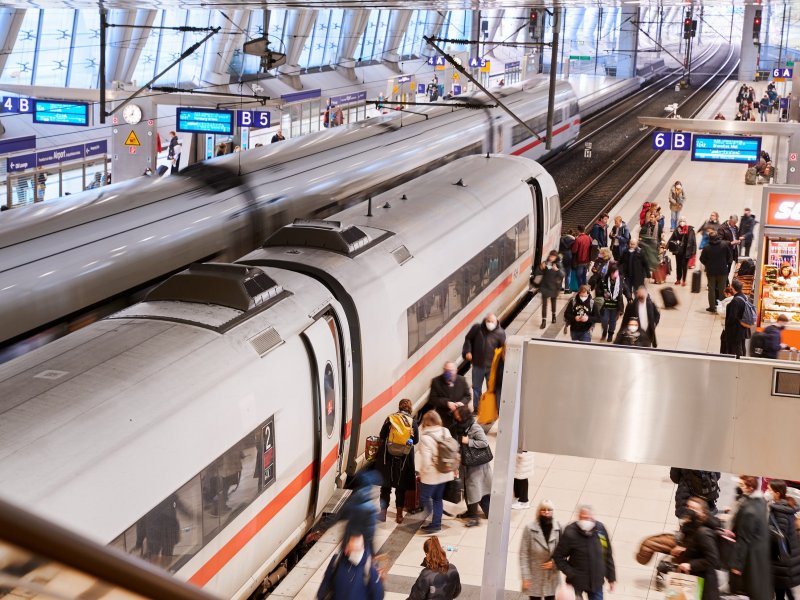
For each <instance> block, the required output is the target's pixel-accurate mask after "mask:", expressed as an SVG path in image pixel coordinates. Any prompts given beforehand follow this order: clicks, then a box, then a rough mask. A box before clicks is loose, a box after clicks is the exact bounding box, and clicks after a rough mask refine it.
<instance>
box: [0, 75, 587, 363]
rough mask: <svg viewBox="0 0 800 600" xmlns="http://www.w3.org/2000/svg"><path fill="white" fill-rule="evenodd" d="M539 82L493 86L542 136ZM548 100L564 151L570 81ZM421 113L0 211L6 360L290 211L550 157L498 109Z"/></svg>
mask: <svg viewBox="0 0 800 600" xmlns="http://www.w3.org/2000/svg"><path fill="white" fill-rule="evenodd" d="M547 90H548V83H547V80H546V79H545V78H537V79H534V80H530V81H528V82H525V83H522V84H519V85H516V86H509V87H507V88H505V89H503V90H500V91H499V92H498V94H499V95H500V96H502V97H503V102H504V103H506V104H507V105H508V106H509V107H510V108H511V109H512V110H513V111H514V112H515V113H516V114H517V115H519V116H520V117H521V118H522V119H524V120H525V121H526V122H528V123H529V124H530V125H531V126H532V127H533V128H534V130H536V131H539V132H543V131H544V129H545V116H546V109H547ZM468 99H471V100H474V101H476V102H479V103H484V102H486V98H485V97H484V96H483V95H482V94H474V95H469V96H464V97H460V98H459V100H468ZM555 106H556V111H555V126H554V148H556V149H558V148H560V147H562V146H563V145H565V144H567V143H568V142H569V141H571V140H573V139H575V138H576V137H577V135H578V131H579V125H580V115H579V113H578V102H577V98H576V96H575V94H574V92H573V90H572V88H571V86H570V85H569V84H568V83H566V82H561V81H560V82H559V83H558V87H557V90H556V105H555ZM415 113H418V114H409V113H408V112H403V113H399V112H394V113H392V114H389V115H385V116H381V117H375V118H372V119H368V120H366V121H364V122H362V123H357V124H354V125H350V126H346V127H337V128H334V129H331V130H327V131H324V132H320V133H317V134H311V135H308V136H305V137H302V138H297V139H294V140H288V141H286V142H281V143H280V144H273V145H270V146H267V147H264V148H254V149H252V150H248V151H247V152H245V153H237V154H235V155H229V156H227V157H221V158H217V159H212V160H210V161H207V162H204V163H201V164H199V165H196V166H193V167H191V168H189V169H187V170H185V171H184V172H183V173H182V174H181V175H180V176H172V177H165V178H162V179H150V178H137V179H135V180H131V181H126V182H121V183H119V184H115V185H112V186H110V187H107V188H102V189H100V190H90V191H86V192H83V193H80V194H76V195H74V196H70V197H68V198H63V199H60V200H58V201H57V202H53V203H43V204H40V205H34V206H31V207H25V208H20V209H17V210H14V211H8V212H5V213H1V214H0V362H2V361H3V360H7V359H8V358H11V357H13V356H16V355H19V354H21V353H23V352H24V351H26V350H28V349H29V348H31V347H35V346H38V345H42V344H43V343H46V342H47V341H49V340H50V339H52V338H54V337H58V336H60V335H63V334H64V333H67V332H68V331H70V330H73V329H76V328H77V327H79V326H80V325H82V324H84V323H85V322H86V321H87V320H89V321H91V320H94V319H96V318H99V317H100V316H104V315H105V314H109V313H110V312H113V311H114V310H118V309H119V308H122V307H124V306H127V305H128V304H130V303H131V302H132V301H135V300H137V299H140V298H141V296H142V291H143V290H144V289H146V288H149V287H150V286H152V284H153V283H155V282H157V281H159V280H161V279H163V277H165V276H166V275H168V274H171V273H174V272H177V271H179V270H180V269H183V268H185V267H186V266H188V265H189V264H190V263H192V262H195V261H201V260H233V259H235V258H236V257H238V256H241V255H242V254H244V253H245V252H249V251H250V250H252V249H254V248H256V247H258V245H259V244H261V243H262V242H263V241H264V239H266V237H267V235H269V234H270V233H272V232H273V231H275V230H276V229H277V228H278V227H280V226H282V225H285V224H287V223H291V222H292V220H293V219H294V218H297V217H308V218H323V217H325V216H327V215H329V214H331V213H332V212H335V211H337V210H341V208H343V207H345V206H348V205H351V204H352V203H354V202H356V201H360V200H363V199H365V198H366V197H367V195H369V194H375V193H378V192H380V191H384V190H386V189H389V188H391V187H392V186H395V185H397V184H398V183H402V182H404V181H408V180H410V179H413V178H414V177H415V176H417V175H419V174H420V173H423V172H427V171H430V170H432V169H434V168H436V167H438V166H441V165H442V164H446V163H447V162H449V161H450V160H453V159H454V158H458V157H460V156H466V155H470V154H480V153H482V152H489V151H491V152H502V153H507V154H517V155H525V156H527V157H529V158H539V157H541V156H542V155H543V154H544V153H545V150H544V144H541V143H540V142H539V141H538V140H536V139H535V138H532V137H531V135H530V132H529V131H528V130H527V129H525V128H524V127H522V126H521V125H519V124H517V123H515V122H514V121H513V120H512V119H511V118H510V117H509V116H508V115H506V113H504V112H502V111H499V110H495V111H484V110H467V109H454V108H451V107H446V106H433V107H428V108H420V109H416V108H415ZM87 313H88V317H89V318H88V319H87ZM34 336H35V337H34ZM3 346H5V352H4V351H3Z"/></svg>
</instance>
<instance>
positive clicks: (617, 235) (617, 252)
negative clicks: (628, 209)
mask: <svg viewBox="0 0 800 600" xmlns="http://www.w3.org/2000/svg"><path fill="white" fill-rule="evenodd" d="M630 241H631V231H630V229H628V225H627V224H626V223H625V221H623V220H622V217H621V216H620V215H617V216H616V217H614V226H613V227H612V228H611V240H610V242H611V254H612V256H613V257H614V260H615V261H617V262H619V261H620V259H621V258H622V253H623V252H625V250H627V248H628V243H629V242H630Z"/></svg>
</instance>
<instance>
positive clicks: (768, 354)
mask: <svg viewBox="0 0 800 600" xmlns="http://www.w3.org/2000/svg"><path fill="white" fill-rule="evenodd" d="M788 322H789V317H787V316H786V315H778V319H777V321H776V323H775V324H774V325H767V326H766V327H765V328H764V358H773V359H774V358H778V352H780V351H781V350H782V349H783V348H784V347H785V344H784V343H783V342H781V333H783V330H784V328H785V327H786V324H787V323H788Z"/></svg>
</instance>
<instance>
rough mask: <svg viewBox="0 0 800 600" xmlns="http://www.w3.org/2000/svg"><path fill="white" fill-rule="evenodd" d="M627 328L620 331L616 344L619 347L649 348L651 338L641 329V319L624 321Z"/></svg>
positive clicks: (631, 318)
mask: <svg viewBox="0 0 800 600" xmlns="http://www.w3.org/2000/svg"><path fill="white" fill-rule="evenodd" d="M623 322H624V323H625V326H624V327H622V328H621V329H620V330H619V333H618V334H617V337H616V338H615V339H614V344H616V345H617V346H637V347H639V348H649V347H650V346H651V344H650V338H649V337H647V333H646V332H645V331H644V330H643V329H642V328H641V327H639V317H630V318H628V319H625V320H623Z"/></svg>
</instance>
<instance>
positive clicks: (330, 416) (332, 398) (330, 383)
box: [323, 363, 336, 437]
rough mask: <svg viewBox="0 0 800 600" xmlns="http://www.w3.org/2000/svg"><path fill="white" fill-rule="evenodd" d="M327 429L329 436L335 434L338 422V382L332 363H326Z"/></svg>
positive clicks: (324, 384) (324, 383) (324, 382)
mask: <svg viewBox="0 0 800 600" xmlns="http://www.w3.org/2000/svg"><path fill="white" fill-rule="evenodd" d="M324 379H325V381H323V386H324V387H325V431H327V433H328V437H331V434H333V425H334V424H335V423H336V388H335V385H336V382H335V381H334V377H333V366H331V363H327V364H326V365H325V378H324Z"/></svg>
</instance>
